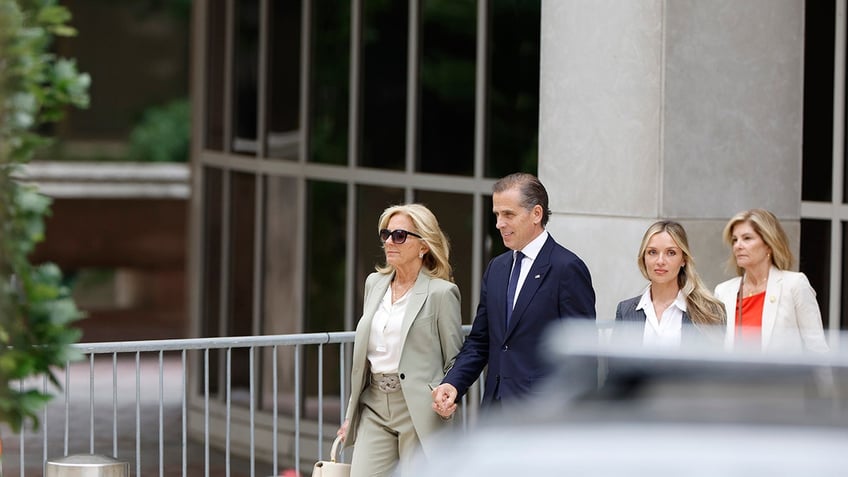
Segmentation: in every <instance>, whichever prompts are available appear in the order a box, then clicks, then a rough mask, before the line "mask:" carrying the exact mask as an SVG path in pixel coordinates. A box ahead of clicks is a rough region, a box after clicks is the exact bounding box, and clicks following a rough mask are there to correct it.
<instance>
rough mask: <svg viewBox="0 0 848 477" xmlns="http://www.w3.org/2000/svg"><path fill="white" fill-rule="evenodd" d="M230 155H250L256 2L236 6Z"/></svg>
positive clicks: (256, 64)
mask: <svg viewBox="0 0 848 477" xmlns="http://www.w3.org/2000/svg"><path fill="white" fill-rule="evenodd" d="M235 10H236V34H235V45H234V52H235V59H234V60H235V61H234V63H235V64H234V65H233V66H234V68H235V70H234V72H233V78H234V88H235V90H234V91H233V101H234V102H235V105H234V108H233V114H234V117H233V124H234V129H233V133H234V134H235V137H234V138H233V152H242V153H247V154H249V155H254V154H256V152H257V147H256V114H257V113H256V111H257V105H258V102H257V94H258V93H257V78H258V74H257V73H258V70H259V61H258V57H259V0H242V1H239V2H236V9H235Z"/></svg>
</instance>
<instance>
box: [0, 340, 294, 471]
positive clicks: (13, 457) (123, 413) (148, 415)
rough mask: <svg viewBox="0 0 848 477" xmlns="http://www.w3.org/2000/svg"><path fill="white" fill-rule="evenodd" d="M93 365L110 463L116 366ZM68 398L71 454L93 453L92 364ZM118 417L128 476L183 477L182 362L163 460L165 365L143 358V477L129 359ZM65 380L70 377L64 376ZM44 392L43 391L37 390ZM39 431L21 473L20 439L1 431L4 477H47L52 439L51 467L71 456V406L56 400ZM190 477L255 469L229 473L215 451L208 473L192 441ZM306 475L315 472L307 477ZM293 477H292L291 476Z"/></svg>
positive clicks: (82, 366)
mask: <svg viewBox="0 0 848 477" xmlns="http://www.w3.org/2000/svg"><path fill="white" fill-rule="evenodd" d="M101 359H102V360H103V362H102V363H101V362H100V361H98V360H96V361H95V375H96V379H95V388H94V436H95V437H94V441H93V447H94V453H95V454H102V455H108V456H112V446H113V439H112V435H113V412H112V409H113V406H112V402H113V401H112V399H113V394H112V362H111V359H103V358H101ZM69 369H70V386H69V392H70V397H71V403H74V404H73V406H71V407H70V412H69V416H68V428H69V429H70V432H69V434H68V435H69V437H68V454H69V455H70V454H89V453H91V445H92V441H91V437H90V435H91V433H90V428H91V406H90V404H89V402H90V401H89V395H90V385H89V379H88V374H89V362H88V361H85V362H79V363H75V364H73V365H72V366H71V368H69ZM117 369H118V386H117V390H118V406H117V407H118V412H117V434H118V437H117V447H118V455H117V459H118V460H121V461H125V462H129V463H130V475H132V476H136V475H140V476H158V475H161V476H167V477H171V476H181V475H183V473H182V472H183V469H182V466H183V462H182V414H181V413H182V409H181V399H182V398H181V390H182V375H181V373H182V368H181V362H180V358H179V356H169V357H166V358H165V359H164V367H163V378H164V383H165V386H164V387H165V389H164V391H163V408H162V409H163V422H164V431H163V446H162V447H163V452H162V456H161V473H160V451H159V377H158V372H159V361H158V355H150V356H147V357H142V359H141V364H140V369H141V392H140V394H139V398H140V403H141V404H140V407H141V419H140V427H141V433H140V435H141V440H140V447H141V456H142V460H141V472H140V473H139V472H137V463H136V440H135V438H136V387H135V385H136V383H135V379H136V378H135V376H136V375H135V358H134V355H133V356H132V357H124V358H119V360H118V366H117ZM59 379H60V380H63V379H64V373H63V374H62V375H60V376H59ZM39 385H40V384H39ZM42 424H43V426H42V428H41V429H39V430H38V431H32V430H27V431H26V432H25V433H24V438H23V446H24V451H25V452H24V462H23V466H22V465H21V461H20V456H19V450H20V448H21V439H20V436H18V435H12V433H11V431H10V430H9V429H6V428H3V429H0V435H2V437H3V475H4V477H18V476H33V477H35V476H41V475H42V472H43V462H44V456H45V451H44V447H45V446H44V443H45V437H44V436H45V433H46V436H47V437H46V443H47V452H46V456H47V459H57V458H61V457H62V456H63V455H65V451H64V449H65V432H64V430H65V399H64V395H59V396H57V397H56V398H55V399H54V400H53V401H52V402H51V403H50V404H49V406H48V409H47V420H46V422H44V423H42ZM186 452H187V463H186V467H187V470H186V475H189V476H204V475H209V476H226V475H230V476H232V477H242V476H250V475H251V474H250V463H249V461H247V460H246V459H237V458H235V457H233V458H232V460H231V462H230V473H229V474H227V473H226V456H225V455H224V452H223V451H220V450H215V449H211V450H210V465H209V469H208V473H207V469H206V465H205V449H204V446H203V444H202V443H201V442H196V441H191V442H189V444H188V445H187V448H186ZM301 471H302V472H303V473H304V474H306V475H308V473H309V472H310V471H311V470H310V469H301ZM271 472H272V468H271V465H270V464H269V463H265V462H257V463H256V467H255V474H254V475H255V476H256V477H265V476H269V475H271ZM286 475H288V474H286Z"/></svg>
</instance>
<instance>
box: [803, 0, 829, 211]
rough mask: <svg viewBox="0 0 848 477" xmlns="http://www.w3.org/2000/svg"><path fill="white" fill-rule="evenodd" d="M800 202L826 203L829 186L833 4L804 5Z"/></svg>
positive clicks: (811, 3)
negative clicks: (802, 130)
mask: <svg viewBox="0 0 848 477" xmlns="http://www.w3.org/2000/svg"><path fill="white" fill-rule="evenodd" d="M805 5H806V10H805V22H806V26H805V28H804V133H803V134H804V136H803V146H802V148H803V152H802V154H803V156H802V157H803V161H802V169H803V171H802V176H801V177H802V184H801V198H802V200H810V201H823V202H830V200H831V197H832V190H833V187H832V186H833V184H832V182H831V177H832V175H833V158H832V155H833V51H834V38H835V36H834V35H835V33H834V30H835V26H834V21H833V19H834V18H835V16H836V11H835V9H836V6H835V2H832V1H831V2H811V1H808V2H806V3H805Z"/></svg>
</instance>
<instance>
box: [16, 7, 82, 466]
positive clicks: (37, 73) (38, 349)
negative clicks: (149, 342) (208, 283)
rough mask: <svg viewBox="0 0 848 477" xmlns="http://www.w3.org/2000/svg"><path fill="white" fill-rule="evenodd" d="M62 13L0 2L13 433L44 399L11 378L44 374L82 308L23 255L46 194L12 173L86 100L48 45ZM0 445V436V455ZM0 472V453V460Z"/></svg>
mask: <svg viewBox="0 0 848 477" xmlns="http://www.w3.org/2000/svg"><path fill="white" fill-rule="evenodd" d="M70 18H71V15H70V13H69V12H68V10H67V9H66V8H65V7H63V6H60V5H58V1H57V0H38V1H36V0H29V1H26V0H0V423H6V424H8V425H9V426H10V427H11V428H12V430H13V431H15V432H18V431H19V430H20V429H21V428H22V427H23V426H24V425H26V424H31V425H33V426H34V427H35V426H37V425H38V412H39V411H40V410H41V409H42V407H43V406H44V405H45V404H46V402H47V401H48V399H49V396H48V395H46V394H45V393H43V392H42V391H41V390H39V389H35V388H33V389H28V388H26V387H23V386H20V385H19V384H18V383H20V382H22V380H24V379H25V378H28V377H31V376H38V375H42V374H44V375H47V376H49V377H50V379H51V380H52V381H53V382H54V384H56V385H58V384H59V382H58V380H57V379H56V378H55V376H54V375H53V372H55V371H56V370H59V369H62V368H63V367H64V365H65V363H67V362H68V361H69V360H71V359H73V358H74V357H75V356H74V353H73V350H72V348H71V346H70V345H71V344H72V343H74V342H76V341H77V340H78V339H79V332H78V331H77V330H75V329H73V328H70V327H69V324H70V323H71V322H73V321H74V320H76V319H78V318H80V316H81V314H80V312H79V310H78V309H77V307H76V305H75V303H74V301H73V300H72V298H71V297H70V293H69V290H68V289H67V288H65V287H64V286H62V274H61V271H60V270H59V268H58V267H57V266H55V265H53V264H40V265H33V264H31V263H30V262H29V259H28V256H29V254H30V253H31V252H32V250H33V248H34V247H35V244H36V243H37V242H38V241H39V240H41V239H42V238H43V236H44V220H43V218H44V216H45V215H46V214H48V213H49V210H50V199H49V198H47V197H45V196H43V195H41V194H39V193H38V192H37V191H36V190H35V189H33V188H32V187H28V186H24V185H21V184H19V183H18V182H16V181H15V180H14V178H13V176H14V174H15V172H16V168H17V167H18V166H19V165H20V164H24V163H26V162H28V161H29V160H30V159H31V158H32V156H33V154H34V153H35V151H36V150H37V149H38V148H39V147H42V146H44V145H46V144H47V143H49V138H46V137H44V136H42V135H40V134H39V133H38V131H39V128H41V127H42V126H43V125H45V124H47V123H51V122H55V121H58V120H59V119H61V118H62V115H63V113H64V110H65V108H66V107H67V106H76V107H81V108H84V107H87V105H88V87H89V84H90V79H89V76H88V75H87V74H85V73H80V72H78V71H77V67H76V64H75V62H74V61H73V60H67V59H63V58H58V57H56V56H55V55H54V54H52V53H51V52H50V43H51V41H52V38H53V37H54V36H72V35H74V34H76V31H75V30H74V29H73V28H71V27H70V26H68V25H67V22H68V21H69V20H70ZM1 458H2V443H0V459H1ZM0 476H2V460H0Z"/></svg>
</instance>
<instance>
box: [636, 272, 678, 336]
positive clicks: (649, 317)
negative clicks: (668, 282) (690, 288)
mask: <svg viewBox="0 0 848 477" xmlns="http://www.w3.org/2000/svg"><path fill="white" fill-rule="evenodd" d="M636 309H637V310H642V311H644V312H645V331H644V333H643V334H642V343H643V344H645V345H649V346H662V347H674V348H677V347H679V346H680V336H681V332H682V331H683V313H684V312H685V311H686V297H685V296H683V291H678V292H677V298H675V299H674V301H673V302H672V303H671V305H669V306H668V308H666V309H665V311H664V312H663V314H662V320H658V319H657V314H656V312H655V311H654V303H653V302H652V301H651V287H650V286H649V287H648V288H647V289H646V290H645V293H643V294H642V299H641V300H639V304H638V305H637V306H636Z"/></svg>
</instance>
